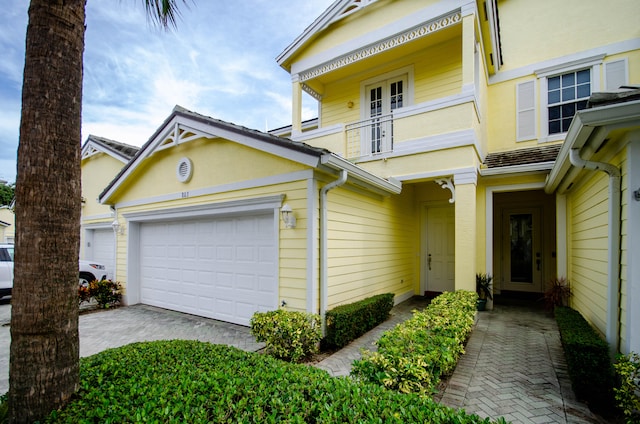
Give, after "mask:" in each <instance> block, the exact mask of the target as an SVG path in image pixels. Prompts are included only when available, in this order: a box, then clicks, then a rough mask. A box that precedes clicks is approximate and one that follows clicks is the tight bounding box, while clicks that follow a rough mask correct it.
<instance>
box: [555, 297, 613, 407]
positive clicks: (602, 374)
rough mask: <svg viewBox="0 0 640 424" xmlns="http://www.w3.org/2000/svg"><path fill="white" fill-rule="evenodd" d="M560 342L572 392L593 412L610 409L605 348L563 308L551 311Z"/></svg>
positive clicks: (580, 318)
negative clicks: (558, 331) (553, 312)
mask: <svg viewBox="0 0 640 424" xmlns="http://www.w3.org/2000/svg"><path fill="white" fill-rule="evenodd" d="M555 316H556V322H557V323H558V329H559V330H560V339H561V341H562V347H563V348H564V355H565V358H566V360H567V369H568V372H569V378H570V379H571V385H572V387H573V392H574V393H575V394H576V397H577V398H578V399H581V400H583V401H585V402H587V403H588V404H589V406H590V407H591V408H592V409H594V410H596V411H604V410H607V409H608V408H610V407H611V406H612V405H613V402H612V401H613V366H612V364H611V359H610V357H609V345H608V344H607V342H605V341H604V340H602V338H601V337H600V335H599V334H598V333H596V331H595V330H594V329H593V327H591V325H589V323H588V322H587V321H586V320H585V319H584V317H583V316H582V315H580V312H578V311H576V310H574V309H571V308H569V307H566V306H561V307H557V308H556V309H555Z"/></svg>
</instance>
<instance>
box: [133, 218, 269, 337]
mask: <svg viewBox="0 0 640 424" xmlns="http://www.w3.org/2000/svg"><path fill="white" fill-rule="evenodd" d="M273 220H274V218H273V213H270V214H264V215H251V216H236V217H224V218H208V219H200V220H189V221H180V222H154V223H143V224H141V226H140V250H141V251H140V296H141V301H142V303H145V304H148V305H153V306H158V307H161V308H166V309H172V310H176V311H181V312H186V313H190V314H194V315H200V316H205V317H209V318H215V319H219V320H222V321H228V322H233V323H236V324H241V325H249V320H250V319H251V317H252V315H253V313H254V312H256V311H268V310H273V309H275V308H276V307H277V299H278V297H277V288H278V282H277V257H278V256H277V250H276V241H275V240H276V238H275V234H274V232H275V229H274V221H273Z"/></svg>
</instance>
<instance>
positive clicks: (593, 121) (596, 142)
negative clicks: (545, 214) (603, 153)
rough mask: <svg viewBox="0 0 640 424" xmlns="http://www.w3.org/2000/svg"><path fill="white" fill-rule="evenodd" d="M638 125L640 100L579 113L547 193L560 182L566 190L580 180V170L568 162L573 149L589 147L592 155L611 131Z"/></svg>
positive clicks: (548, 185)
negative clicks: (576, 179)
mask: <svg viewBox="0 0 640 424" xmlns="http://www.w3.org/2000/svg"><path fill="white" fill-rule="evenodd" d="M637 126H640V100H635V101H631V102H625V103H616V104H612V105H606V106H600V107H595V108H593V109H584V110H580V111H578V112H576V115H575V117H574V118H573V121H571V125H570V126H569V130H568V131H567V136H566V138H565V141H564V143H563V144H562V148H561V149H560V152H559V153H558V157H557V158H556V161H555V164H554V166H553V168H552V169H551V172H550V173H549V177H548V178H547V182H546V184H545V191H546V192H547V193H553V192H554V191H555V190H556V189H557V188H558V187H559V186H560V184H561V183H562V185H563V187H567V186H568V185H569V184H570V183H571V182H572V181H573V180H574V179H575V178H576V177H577V174H578V173H579V171H580V170H579V169H576V168H575V167H573V165H571V162H570V161H569V152H570V150H572V149H582V148H584V147H585V146H587V147H589V148H590V150H591V152H585V153H587V154H591V155H592V154H593V152H595V151H596V150H597V148H598V147H599V146H600V145H601V144H602V142H603V141H604V139H605V138H606V137H607V135H608V134H609V131H610V130H611V129H614V128H620V127H637ZM585 159H589V156H588V157H585ZM565 177H568V178H565ZM563 180H564V182H563ZM561 194H562V193H561Z"/></svg>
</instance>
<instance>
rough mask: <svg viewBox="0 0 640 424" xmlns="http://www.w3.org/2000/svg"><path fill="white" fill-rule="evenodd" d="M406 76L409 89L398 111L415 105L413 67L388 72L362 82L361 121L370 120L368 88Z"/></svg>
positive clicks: (406, 89) (407, 88)
mask: <svg viewBox="0 0 640 424" xmlns="http://www.w3.org/2000/svg"><path fill="white" fill-rule="evenodd" d="M404 75H406V81H407V87H406V88H405V90H404V91H405V93H403V95H404V99H403V100H404V101H403V106H402V107H401V108H398V109H396V110H402V109H403V108H405V107H407V106H411V105H413V95H414V93H413V92H414V89H413V66H405V67H403V68H400V69H396V70H394V71H390V72H386V73H384V74H382V75H377V76H375V77H373V78H369V79H366V80H364V81H361V82H360V104H361V105H362V106H361V108H360V119H361V120H363V121H364V120H365V119H368V114H367V110H368V109H367V108H368V107H369V104H368V103H367V88H368V87H369V86H371V85H375V84H382V83H383V82H385V81H387V80H392V79H396V78H401V77H403V76H404Z"/></svg>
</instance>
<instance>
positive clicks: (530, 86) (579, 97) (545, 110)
mask: <svg viewBox="0 0 640 424" xmlns="http://www.w3.org/2000/svg"><path fill="white" fill-rule="evenodd" d="M604 57H605V55H599V56H593V57H589V58H585V59H584V60H579V61H574V62H572V63H571V66H566V67H562V66H552V67H549V68H545V69H540V70H537V71H535V74H536V76H537V79H531V80H528V81H523V82H521V83H518V84H517V85H516V140H517V141H526V140H533V139H538V141H554V140H562V137H563V136H564V134H565V133H566V132H567V130H568V129H569V126H570V125H571V121H572V120H573V117H574V116H575V114H576V112H578V111H580V110H582V109H584V108H586V106H587V101H588V100H589V97H590V96H591V94H592V93H593V92H595V91H613V90H617V89H619V88H620V87H622V86H624V85H626V84H628V79H629V75H628V74H629V71H628V63H627V59H626V58H622V59H616V60H611V61H608V62H604ZM601 75H602V76H604V81H602V82H601V80H600V77H601ZM538 116H539V118H538Z"/></svg>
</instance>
